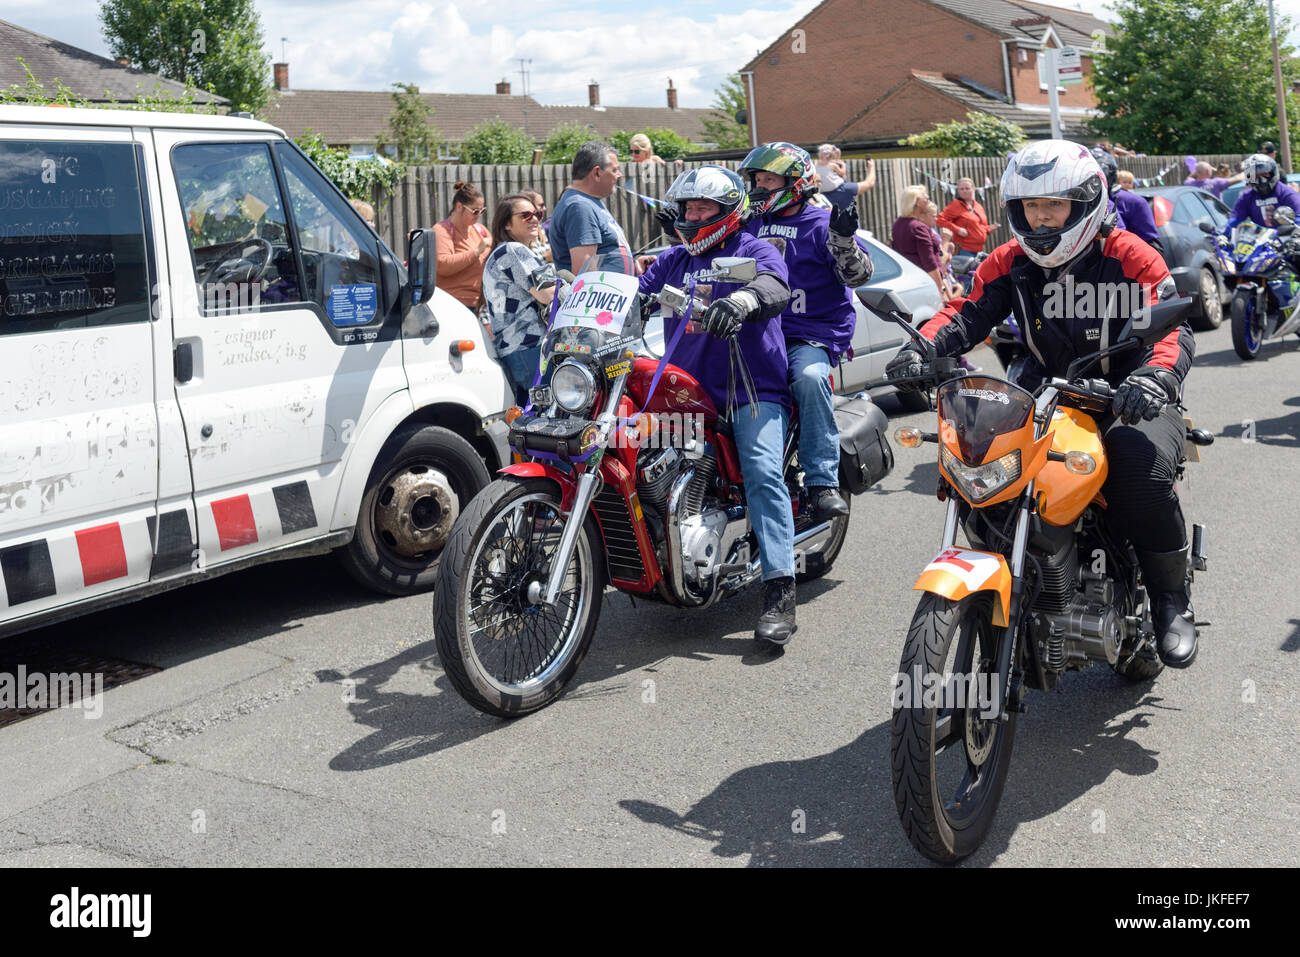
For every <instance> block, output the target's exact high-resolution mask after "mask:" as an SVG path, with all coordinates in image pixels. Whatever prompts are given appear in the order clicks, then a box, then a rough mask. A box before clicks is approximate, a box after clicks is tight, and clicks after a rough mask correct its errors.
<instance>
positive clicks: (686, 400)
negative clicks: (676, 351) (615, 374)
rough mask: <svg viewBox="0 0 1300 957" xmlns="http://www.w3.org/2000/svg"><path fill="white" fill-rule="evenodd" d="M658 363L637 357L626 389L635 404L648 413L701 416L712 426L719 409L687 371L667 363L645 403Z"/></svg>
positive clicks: (705, 422) (716, 418)
mask: <svg viewBox="0 0 1300 957" xmlns="http://www.w3.org/2000/svg"><path fill="white" fill-rule="evenodd" d="M658 367H659V363H658V361H657V360H655V359H646V358H644V357H643V358H639V359H637V360H636V364H635V365H633V367H632V373H631V375H630V376H628V382H627V392H628V395H629V396H630V397H631V398H632V401H633V402H634V403H636V405H637V406H642V405H644V406H645V410H646V411H647V412H649V413H651V414H661V415H662V414H669V413H673V412H676V413H678V414H680V415H702V416H703V417H704V424H705V425H707V426H712V425H713V424H714V423H715V422H717V420H718V408H717V406H715V405H714V404H713V400H712V399H710V398H709V394H708V393H707V392H705V391H704V387H703V386H702V385H700V383H699V382H698V381H697V380H696V378H695V377H694V376H693V375H691V374H690V373H688V372H683V371H682V370H681V369H679V368H677V367H676V366H673V365H670V366H669V367H668V368H666V369H665V370H664V374H663V375H662V376H660V377H659V385H658V386H657V387H656V388H655V394H654V395H653V396H651V397H650V401H649V402H648V403H647V402H646V398H645V397H646V393H647V392H649V391H650V380H651V379H652V378H654V374H655V369H657V368H658Z"/></svg>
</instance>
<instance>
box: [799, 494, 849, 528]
mask: <svg viewBox="0 0 1300 957" xmlns="http://www.w3.org/2000/svg"><path fill="white" fill-rule="evenodd" d="M808 501H809V503H810V504H811V505H812V509H813V518H815V519H818V520H822V521H824V520H826V519H831V518H838V517H839V516H841V515H847V514H849V504H848V502H846V501H844V499H843V497H842V496H841V495H840V490H839V489H837V488H831V487H830V486H829V485H810V486H808Z"/></svg>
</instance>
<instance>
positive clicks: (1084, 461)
mask: <svg viewBox="0 0 1300 957" xmlns="http://www.w3.org/2000/svg"><path fill="white" fill-rule="evenodd" d="M1065 467H1066V469H1068V470H1069V471H1071V472H1073V473H1074V474H1075V475H1091V474H1092V473H1093V472H1095V471H1097V460H1096V459H1094V458H1093V457H1092V456H1091V455H1089V454H1088V453H1087V452H1066V453H1065Z"/></svg>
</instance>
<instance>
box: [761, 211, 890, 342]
mask: <svg viewBox="0 0 1300 957" xmlns="http://www.w3.org/2000/svg"><path fill="white" fill-rule="evenodd" d="M830 220H831V211H830V210H829V209H822V208H821V207H819V206H813V205H812V204H811V203H809V204H806V205H805V206H804V207H803V209H801V210H799V212H797V213H794V214H792V215H790V216H766V217H764V218H762V219H752V220H750V222H749V225H747V226H746V227H745V232H747V233H749V234H750V235H752V236H756V237H758V238H759V239H762V240H765V241H766V242H769V243H771V244H772V245H773V246H775V247H776V248H777V250H778V251H779V252H780V253H781V255H782V256H783V257H784V258H785V266H786V269H788V270H789V272H790V305H788V306H786V309H785V312H783V313H781V329H782V330H783V331H784V332H785V338H786V341H787V342H789V341H790V340H792V339H803V340H805V341H808V342H817V343H821V344H822V345H824V346H826V348H827V351H828V352H830V354H831V365H838V364H839V361H840V356H841V355H843V354H844V353H846V352H848V350H849V346H850V345H851V344H852V342H853V329H854V326H855V325H856V323H857V314H856V313H855V312H854V311H853V298H852V294H851V293H850V291H849V288H848V286H846V285H844V284H843V283H842V282H840V281H839V279H837V278H836V276H835V260H834V258H833V257H832V256H831V254H830V250H829V249H827V248H826V237H827V236H828V235H829V233H830ZM858 245H859V246H863V244H862V242H861V240H859V241H858ZM863 250H864V251H867V250H866V247H865V246H863Z"/></svg>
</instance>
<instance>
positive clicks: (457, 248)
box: [433, 180, 492, 311]
mask: <svg viewBox="0 0 1300 957" xmlns="http://www.w3.org/2000/svg"><path fill="white" fill-rule="evenodd" d="M455 190H456V192H455V194H454V195H453V197H452V204H451V215H450V216H448V217H447V218H446V219H444V220H443V221H442V222H440V223H438V224H437V225H436V226H434V227H433V233H434V237H435V238H436V239H437V243H438V288H439V289H442V290H444V291H446V292H448V293H450V294H451V295H452V296H454V297H455V298H456V299H457V300H458V301H460V302H461V303H464V305H465V306H466V307H467V308H469V309H471V310H473V311H477V310H478V307H479V301H480V300H481V299H482V292H483V262H484V260H485V259H487V256H488V253H489V252H491V251H492V238H491V236H490V235H489V234H488V231H487V229H485V228H484V227H483V225H482V223H480V222H479V220H480V219H481V218H482V216H483V191H482V190H480V189H479V188H478V187H477V186H475V185H474V184H473V183H467V182H465V181H464V180H457V181H456V184H455Z"/></svg>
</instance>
